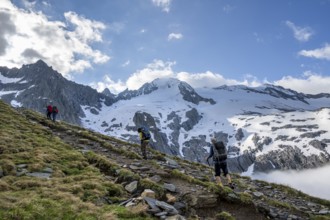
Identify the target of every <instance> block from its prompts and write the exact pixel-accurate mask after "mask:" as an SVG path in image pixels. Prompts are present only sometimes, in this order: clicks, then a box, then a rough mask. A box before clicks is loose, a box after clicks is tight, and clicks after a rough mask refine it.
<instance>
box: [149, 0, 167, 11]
mask: <svg viewBox="0 0 330 220" xmlns="http://www.w3.org/2000/svg"><path fill="white" fill-rule="evenodd" d="M171 1H172V0H152V3H153V4H154V5H156V6H157V7H161V8H162V9H163V11H165V12H169V11H170V5H171Z"/></svg>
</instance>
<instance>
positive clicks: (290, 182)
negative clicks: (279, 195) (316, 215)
mask: <svg viewBox="0 0 330 220" xmlns="http://www.w3.org/2000/svg"><path fill="white" fill-rule="evenodd" d="M251 178H252V179H258V180H264V181H267V182H272V183H279V184H283V185H287V186H290V187H292V188H295V189H298V190H300V191H302V192H304V193H306V194H309V195H311V196H315V197H319V198H322V199H327V200H330V164H329V165H326V166H324V167H320V168H317V169H308V170H304V171H274V172H271V173H257V174H253V175H252V176H251Z"/></svg>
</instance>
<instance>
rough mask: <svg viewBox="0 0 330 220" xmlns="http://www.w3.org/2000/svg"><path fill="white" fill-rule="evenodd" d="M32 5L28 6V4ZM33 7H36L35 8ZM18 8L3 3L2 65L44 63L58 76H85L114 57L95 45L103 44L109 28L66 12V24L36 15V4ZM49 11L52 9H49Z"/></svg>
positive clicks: (0, 14)
mask: <svg viewBox="0 0 330 220" xmlns="http://www.w3.org/2000/svg"><path fill="white" fill-rule="evenodd" d="M27 3H28V2H27ZM32 3H33V4H32ZM32 3H30V4H28V5H26V7H29V9H26V10H25V9H21V8H17V7H16V6H15V5H13V4H12V3H11V1H10V0H1V1H0V19H1V28H0V56H1V59H0V65H1V66H7V67H10V68H12V67H20V66H22V65H23V64H27V63H34V62H36V61H37V60H38V59H43V60H44V61H45V62H46V63H48V64H49V65H51V66H52V67H53V68H54V69H56V70H57V71H58V72H61V73H62V74H63V75H64V76H66V77H68V78H70V75H69V74H70V73H73V72H76V73H79V72H83V71H84V70H85V69H87V68H92V64H101V63H105V62H107V61H108V60H109V59H110V57H109V56H108V55H106V54H104V53H102V52H101V51H99V50H96V49H93V47H92V45H93V44H94V43H97V42H102V31H103V30H104V29H105V28H106V26H105V24H103V23H101V22H98V21H92V20H89V19H86V18H84V17H83V16H80V15H78V14H76V13H75V12H66V13H65V14H64V18H65V22H61V21H56V20H50V19H49V18H48V17H47V16H46V15H44V14H43V13H42V12H40V11H38V12H36V11H34V10H33V8H34V6H35V4H36V3H35V2H32ZM47 7H51V6H50V5H47Z"/></svg>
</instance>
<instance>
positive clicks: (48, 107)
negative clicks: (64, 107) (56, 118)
mask: <svg viewBox="0 0 330 220" xmlns="http://www.w3.org/2000/svg"><path fill="white" fill-rule="evenodd" d="M52 112H53V107H52V106H51V105H48V106H47V118H48V119H51V115H52Z"/></svg>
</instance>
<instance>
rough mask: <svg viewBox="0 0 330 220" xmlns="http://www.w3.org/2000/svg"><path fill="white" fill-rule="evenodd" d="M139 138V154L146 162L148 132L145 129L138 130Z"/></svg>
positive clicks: (149, 136)
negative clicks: (140, 153)
mask: <svg viewBox="0 0 330 220" xmlns="http://www.w3.org/2000/svg"><path fill="white" fill-rule="evenodd" d="M138 132H139V137H140V140H141V152H142V156H143V159H145V160H147V146H148V144H149V140H150V138H151V135H150V132H149V130H148V129H147V128H146V127H139V128H138Z"/></svg>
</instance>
